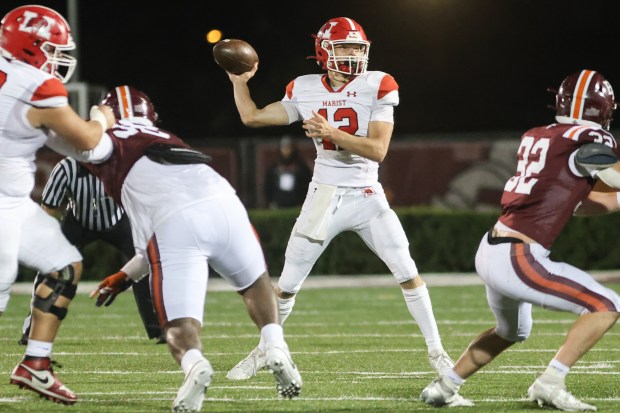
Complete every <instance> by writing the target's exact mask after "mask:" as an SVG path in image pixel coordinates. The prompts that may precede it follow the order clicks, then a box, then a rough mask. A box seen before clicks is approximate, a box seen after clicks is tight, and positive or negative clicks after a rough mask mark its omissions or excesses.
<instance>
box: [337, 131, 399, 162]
mask: <svg viewBox="0 0 620 413" xmlns="http://www.w3.org/2000/svg"><path fill="white" fill-rule="evenodd" d="M328 139H329V140H331V141H332V142H333V143H334V144H336V145H338V146H339V147H341V148H342V149H345V150H347V151H349V152H351V153H353V154H355V155H359V156H362V157H364V158H367V159H370V160H371V161H375V162H383V160H384V159H385V156H386V155H387V151H388V145H386V144H385V143H384V141H383V140H380V139H372V138H369V137H362V136H354V135H351V134H349V133H346V132H344V131H342V130H340V129H334V131H333V132H332V133H331V134H330V135H329V136H328Z"/></svg>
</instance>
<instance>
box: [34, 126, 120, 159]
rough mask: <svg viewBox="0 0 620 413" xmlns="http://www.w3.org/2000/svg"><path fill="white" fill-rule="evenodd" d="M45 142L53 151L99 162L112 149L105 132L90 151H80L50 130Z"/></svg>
mask: <svg viewBox="0 0 620 413" xmlns="http://www.w3.org/2000/svg"><path fill="white" fill-rule="evenodd" d="M45 144H46V145H47V146H48V147H50V148H52V149H53V150H54V151H56V152H58V153H60V154H62V155H65V156H70V157H72V158H74V159H77V160H78V161H80V162H89V163H101V162H103V161H105V160H106V159H108V158H109V157H110V155H111V154H112V151H113V150H114V145H113V144H112V139H111V138H110V136H109V135H108V134H107V133H104V134H103V136H102V137H101V139H100V140H99V143H98V144H97V146H95V147H94V148H93V149H91V150H90V151H80V150H78V149H76V148H74V147H73V146H72V145H70V144H69V143H68V142H67V141H66V140H64V139H63V138H62V136H60V135H58V134H56V133H54V132H52V131H50V132H49V133H48V135H47V141H46V142H45Z"/></svg>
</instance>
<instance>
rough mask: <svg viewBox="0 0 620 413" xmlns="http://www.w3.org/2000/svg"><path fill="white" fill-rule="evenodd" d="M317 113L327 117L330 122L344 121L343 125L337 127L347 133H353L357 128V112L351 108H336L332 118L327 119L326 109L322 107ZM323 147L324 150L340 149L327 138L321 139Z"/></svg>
mask: <svg viewBox="0 0 620 413" xmlns="http://www.w3.org/2000/svg"><path fill="white" fill-rule="evenodd" d="M318 114H319V115H321V116H323V117H324V118H325V119H327V120H328V121H329V122H330V123H332V122H343V121H346V124H345V125H340V126H338V129H340V130H341V131H344V132H346V133H349V134H351V135H355V133H356V132H357V130H358V122H357V112H355V111H354V110H353V109H351V108H338V109H336V111H335V112H334V117H333V119H329V118H328V117H327V109H325V108H322V109H319V110H318ZM322 144H323V149H325V150H326V151H339V150H341V149H340V148H339V147H338V145H336V144H334V143H333V142H332V141H330V140H329V138H323V139H322Z"/></svg>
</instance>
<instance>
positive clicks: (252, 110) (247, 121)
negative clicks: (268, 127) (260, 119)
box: [233, 82, 264, 128]
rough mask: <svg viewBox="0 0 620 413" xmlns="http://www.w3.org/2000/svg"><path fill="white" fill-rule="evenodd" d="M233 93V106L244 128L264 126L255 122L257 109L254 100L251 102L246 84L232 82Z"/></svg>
mask: <svg viewBox="0 0 620 413" xmlns="http://www.w3.org/2000/svg"><path fill="white" fill-rule="evenodd" d="M233 93H234V98H235V105H236V106H237V111H238V112H239V116H240V117H241V122H243V124H244V125H245V126H249V127H251V128H257V127H260V126H264V125H261V124H259V123H257V122H256V120H255V118H256V113H257V112H258V107H257V106H256V103H255V102H254V100H252V96H251V95H250V89H249V88H248V85H247V83H244V82H233Z"/></svg>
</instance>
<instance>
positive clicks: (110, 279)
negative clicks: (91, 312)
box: [89, 271, 133, 307]
mask: <svg viewBox="0 0 620 413" xmlns="http://www.w3.org/2000/svg"><path fill="white" fill-rule="evenodd" d="M132 284H133V281H132V280H131V278H129V277H128V276H127V274H125V273H124V272H123V271H119V272H117V273H116V274H112V275H109V276H107V277H106V278H105V279H104V280H103V281H101V282H100V283H99V286H98V287H97V289H95V290H93V291H92V292H91V293H90V294H89V297H90V298H94V297H97V302H96V303H95V305H96V306H97V307H101V304H103V305H105V306H106V307H107V306H109V305H110V304H112V303H113V302H114V300H115V299H116V296H117V295H119V294H120V293H122V292H123V291H125V290H126V289H128V288H129V287H131V285H132Z"/></svg>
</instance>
